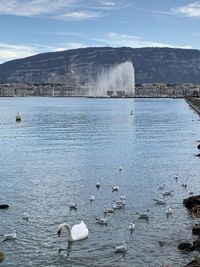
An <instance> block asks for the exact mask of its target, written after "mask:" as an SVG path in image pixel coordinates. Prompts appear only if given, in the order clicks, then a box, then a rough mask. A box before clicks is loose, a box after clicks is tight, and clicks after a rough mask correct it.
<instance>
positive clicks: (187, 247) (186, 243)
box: [178, 241, 193, 251]
mask: <svg viewBox="0 0 200 267" xmlns="http://www.w3.org/2000/svg"><path fill="white" fill-rule="evenodd" d="M178 249H180V250H185V251H192V250H193V245H192V243H190V242H189V241H183V242H181V243H180V244H179V245H178Z"/></svg>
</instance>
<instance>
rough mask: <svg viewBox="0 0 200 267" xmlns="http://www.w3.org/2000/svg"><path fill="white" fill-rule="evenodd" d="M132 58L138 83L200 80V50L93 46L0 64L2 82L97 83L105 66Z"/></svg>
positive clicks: (0, 79)
mask: <svg viewBox="0 0 200 267" xmlns="http://www.w3.org/2000/svg"><path fill="white" fill-rule="evenodd" d="M127 60H128V61H131V62H132V63H133V65H134V68H135V77H136V83H158V82H165V83H188V82H192V83H200V51H199V50H192V49H175V48H129V47H121V48H112V47H93V48H92V47H90V48H80V49H73V50H66V51H61V52H60V51H59V52H51V53H44V54H38V55H35V56H31V57H27V58H23V59H17V60H12V61H9V62H6V63H3V64H1V65H0V81H1V82H25V83H54V84H55V83H61V84H69V85H72V86H73V85H75V86H79V85H81V86H87V85H90V84H93V83H95V80H96V76H97V73H98V72H99V71H101V70H102V68H103V67H108V66H110V65H113V64H116V63H121V62H125V61H127Z"/></svg>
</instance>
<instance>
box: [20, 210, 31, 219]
mask: <svg viewBox="0 0 200 267" xmlns="http://www.w3.org/2000/svg"><path fill="white" fill-rule="evenodd" d="M21 212H22V218H23V219H25V220H28V219H29V214H28V212H26V211H23V210H21Z"/></svg>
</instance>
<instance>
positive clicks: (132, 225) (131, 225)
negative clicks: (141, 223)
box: [128, 222, 135, 233]
mask: <svg viewBox="0 0 200 267" xmlns="http://www.w3.org/2000/svg"><path fill="white" fill-rule="evenodd" d="M128 229H129V230H130V232H131V233H132V232H133V231H134V230H135V224H134V223H132V222H131V223H129V226H128Z"/></svg>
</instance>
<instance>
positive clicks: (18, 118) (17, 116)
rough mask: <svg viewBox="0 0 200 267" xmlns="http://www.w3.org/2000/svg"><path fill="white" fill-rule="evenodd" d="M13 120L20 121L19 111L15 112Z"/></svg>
mask: <svg viewBox="0 0 200 267" xmlns="http://www.w3.org/2000/svg"><path fill="white" fill-rule="evenodd" d="M15 120H16V121H21V120H22V118H21V115H20V114H19V112H17V114H16V116H15Z"/></svg>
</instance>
